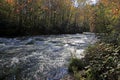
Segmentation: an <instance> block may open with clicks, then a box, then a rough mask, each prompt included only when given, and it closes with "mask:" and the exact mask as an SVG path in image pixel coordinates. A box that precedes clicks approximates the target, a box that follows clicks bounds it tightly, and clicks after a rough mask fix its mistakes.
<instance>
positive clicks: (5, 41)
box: [0, 34, 97, 80]
mask: <svg viewBox="0 0 120 80" xmlns="http://www.w3.org/2000/svg"><path fill="white" fill-rule="evenodd" d="M96 40H97V39H96V38H95V35H94V34H75V35H69V34H68V35H58V36H57V35H51V36H35V37H23V38H0V79H3V80H4V79H5V80H18V79H19V78H20V79H21V80H60V79H61V78H63V77H64V76H65V75H66V74H68V72H67V67H68V63H69V60H70V58H71V56H72V55H73V54H74V55H75V56H76V57H77V58H83V57H84V54H83V52H84V49H85V48H86V47H87V46H89V45H90V44H93V43H94V42H95V41H96Z"/></svg>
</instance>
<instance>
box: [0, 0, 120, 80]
mask: <svg viewBox="0 0 120 80" xmlns="http://www.w3.org/2000/svg"><path fill="white" fill-rule="evenodd" d="M93 1H94V0H0V37H1V38H0V40H1V42H0V44H1V45H0V46H2V47H5V46H8V43H10V42H7V40H6V44H7V45H6V44H5V45H3V44H2V43H4V40H5V39H3V38H2V37H5V38H6V37H9V38H13V37H14V38H15V39H14V40H16V42H15V41H14V40H13V41H14V42H13V43H14V44H12V42H11V45H15V44H17V41H18V42H19V40H21V39H18V38H16V37H21V36H37V35H39V36H41V35H59V36H60V35H63V34H68V35H67V36H65V37H63V36H62V37H56V38H54V37H53V36H52V38H54V39H53V41H51V42H50V39H51V36H50V37H47V38H46V37H45V39H46V40H48V41H46V43H47V42H48V43H50V44H46V43H45V39H44V37H42V38H41V37H40V39H37V38H36V37H35V40H36V42H37V41H41V43H38V44H40V45H39V46H40V47H38V45H37V46H36V44H37V43H36V44H35V42H34V41H35V40H33V41H32V40H31V39H30V40H31V41H30V42H28V43H27V40H25V38H22V40H24V41H25V42H21V43H19V44H21V45H24V46H27V47H25V49H26V50H28V51H29V49H27V48H30V49H33V48H31V45H32V46H34V47H37V49H39V48H41V45H44V46H46V45H47V47H46V48H48V47H50V48H48V49H47V50H49V49H53V48H54V47H55V48H56V46H57V48H58V46H59V47H61V44H62V48H61V51H62V50H63V48H66V46H68V45H69V46H70V47H71V44H72V42H74V41H75V40H77V39H75V40H73V41H71V42H70V43H69V44H67V45H64V46H63V44H66V43H65V42H64V41H65V40H63V39H68V41H67V42H69V39H70V40H71V39H72V38H79V36H77V37H73V35H74V34H78V33H79V34H82V33H84V32H91V33H94V34H95V37H97V41H96V42H95V43H94V44H92V45H89V46H88V47H87V48H86V49H85V51H84V58H81V59H79V58H76V57H75V56H72V58H71V59H70V60H69V65H68V72H69V74H70V78H71V77H73V78H71V79H72V80H120V0H95V2H93ZM69 34H73V35H72V37H69ZM83 35H84V34H83ZM85 36H86V35H85ZM60 38H61V40H63V43H59V42H60V41H59V39H60ZM6 39H7V38H6ZM17 39H18V40H17ZM32 39H34V38H32ZM80 39H82V38H80ZM88 39H89V38H88ZM2 40H3V42H2ZM22 40H21V41H22ZM51 40H52V39H51ZM54 40H58V41H54ZM28 41H29V40H28ZM42 41H43V42H44V43H43V42H42ZM86 41H87V40H86ZM76 42H77V41H76ZM42 43H43V44H42ZM58 43H59V44H58ZM19 44H17V45H19ZM51 44H57V45H56V46H54V45H52V46H54V47H52V48H51V46H49V45H51ZM83 44H85V43H83ZM11 45H10V46H11ZM77 45H79V44H77ZM80 45H82V44H80ZM10 46H9V47H10ZM15 46H16V45H15ZM24 46H22V47H21V46H20V49H18V51H19V50H22V51H24V50H25V49H22V48H23V47H24ZM44 46H42V47H44ZM72 46H76V44H72ZM2 47H0V48H1V49H0V61H2V59H3V58H2V57H1V56H2V55H4V53H3V51H2V50H3V48H2ZM9 47H7V49H9ZM12 48H16V47H13V46H12ZM7 49H6V50H7ZM37 49H35V50H37ZM35 50H33V51H35ZM41 50H42V49H41ZM4 51H5V50H4ZM14 51H15V50H13V51H11V52H14ZM16 51H17V50H16ZM22 51H21V52H22ZM39 51H40V50H39ZM53 51H54V50H53ZM55 51H56V52H57V50H55ZM58 51H59V50H58ZM6 52H7V51H6ZM26 52H27V51H26ZM26 52H25V53H26ZM46 52H47V51H46ZM48 52H49V53H50V51H48ZM8 53H9V50H8ZM28 53H30V51H29V52H28ZM66 53H67V51H66ZM74 53H76V52H75V51H74ZM6 54H7V53H6ZM56 54H57V53H56ZM9 55H10V54H9ZM26 55H28V54H27V53H26ZM33 55H36V54H33ZM43 55H44V54H43ZM10 56H11V55H10ZM8 57H9V56H8ZM30 57H31V56H30ZM53 57H54V56H53ZM5 60H6V59H5ZM15 60H16V58H15ZM35 60H36V61H37V59H36V58H35ZM18 62H19V61H18ZM3 63H4V62H3ZM15 63H16V64H17V62H15ZM31 63H32V60H31ZM38 63H39V62H38ZM36 64H37V63H36ZM3 65H4V64H3ZM24 65H26V64H24ZM24 65H23V66H24ZM18 66H19V65H18ZM20 66H21V65H20ZM0 69H1V67H0ZM6 69H7V68H6ZM30 69H31V67H30ZM35 69H36V68H35ZM3 70H4V66H3ZM20 70H22V69H21V68H19V67H17V69H16V71H14V70H11V69H8V72H7V73H5V71H3V74H2V76H1V75H0V79H1V80H7V79H8V78H9V76H13V75H11V73H13V74H14V75H16V74H17V73H18V72H19V71H20ZM1 73H2V72H1ZM26 73H27V72H26ZM3 75H4V76H3ZM37 75H38V74H37ZM6 76H7V78H6ZM15 77H16V80H17V79H18V80H24V79H25V78H24V76H22V78H23V79H19V75H16V76H15ZM71 79H69V76H68V77H65V78H64V79H63V80H71ZM10 80H13V79H12V78H11V77H10ZM25 80H26V79H25ZM29 80H39V79H36V78H34V79H32V78H30V79H29ZM40 80H41V79H40ZM43 80H44V79H43ZM45 80H46V79H45ZM47 80H59V79H47ZM60 80H61V79H60Z"/></svg>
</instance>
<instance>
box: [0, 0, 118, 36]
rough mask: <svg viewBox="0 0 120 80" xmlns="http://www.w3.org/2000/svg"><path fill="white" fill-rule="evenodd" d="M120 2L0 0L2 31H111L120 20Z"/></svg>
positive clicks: (3, 34) (18, 34)
mask: <svg viewBox="0 0 120 80" xmlns="http://www.w3.org/2000/svg"><path fill="white" fill-rule="evenodd" d="M119 4H120V1H119V0H112V1H108V0H99V1H97V3H96V4H92V2H90V1H89V0H17V1H16V0H0V20H1V21H0V35H1V36H12V35H13V36H20V35H39V34H65V33H70V34H71V33H82V32H86V31H91V32H97V33H98V32H110V31H113V29H115V28H116V27H117V26H119V23H120V20H119V14H120V10H119V9H120V6H119ZM117 28H119V27H117ZM117 30H118V29H117Z"/></svg>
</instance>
